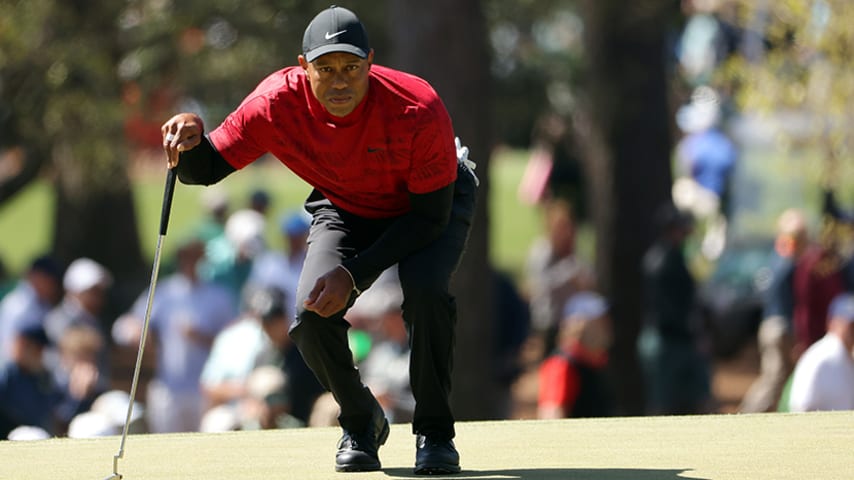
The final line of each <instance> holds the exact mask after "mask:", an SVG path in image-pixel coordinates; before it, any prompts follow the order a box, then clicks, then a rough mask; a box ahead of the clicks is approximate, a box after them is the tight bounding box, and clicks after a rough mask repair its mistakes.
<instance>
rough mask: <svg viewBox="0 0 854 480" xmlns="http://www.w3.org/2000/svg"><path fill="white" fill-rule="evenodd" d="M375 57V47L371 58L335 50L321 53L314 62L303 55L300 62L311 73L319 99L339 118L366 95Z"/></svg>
mask: <svg viewBox="0 0 854 480" xmlns="http://www.w3.org/2000/svg"><path fill="white" fill-rule="evenodd" d="M373 60H374V51H373V50H371V51H370V53H368V58H359V57H358V56H356V55H353V54H351V53H344V52H334V53H327V54H326V55H321V56H320V57H317V58H316V59H315V60H314V61H313V62H311V63H308V62H307V61H306V60H305V57H303V56H302V55H300V56H299V64H300V66H301V67H302V68H303V69H305V72H306V75H308V81H309V83H310V84H311V91H312V93H314V96H315V98H317V100H318V101H319V102H320V104H321V105H323V106H324V107H325V108H326V110H327V111H328V112H329V113H330V114H332V115H334V116H336V117H344V116H347V115H349V114H350V113H351V112H352V111H353V110H355V109H356V107H357V106H358V105H359V103H360V102H361V101H362V99H364V98H365V95H366V94H367V93H368V72H370V70H371V63H373Z"/></svg>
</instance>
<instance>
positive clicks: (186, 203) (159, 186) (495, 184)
mask: <svg viewBox="0 0 854 480" xmlns="http://www.w3.org/2000/svg"><path fill="white" fill-rule="evenodd" d="M526 161H527V152H526V151H523V150H502V151H501V152H500V153H499V154H498V155H497V156H495V157H494V159H493V161H492V169H491V182H492V190H491V195H490V198H489V202H490V210H491V212H492V213H491V219H490V220H491V229H492V231H491V238H492V240H493V241H492V245H491V248H492V257H493V259H494V261H495V262H496V264H497V265H498V266H499V267H500V268H503V269H506V270H508V271H510V272H512V273H514V274H515V273H518V272H519V270H520V268H521V265H522V263H523V262H524V257H525V255H526V253H527V248H528V245H529V244H530V242H531V240H532V239H533V237H534V236H535V235H536V234H537V232H538V230H539V227H540V220H539V214H538V212H537V210H536V208H534V207H532V206H529V205H523V204H521V203H519V201H518V200H517V196H516V190H517V188H518V185H519V180H520V179H521V177H522V172H523V170H524V168H525V162H526ZM479 173H480V175H484V172H482V171H481V172H479ZM164 181H165V173H163V172H160V171H158V170H156V169H152V170H150V171H146V172H145V173H140V174H137V175H135V177H134V181H133V187H132V188H133V197H134V202H135V205H136V208H137V218H138V221H139V235H140V242H141V245H142V247H143V251H144V254H145V255H146V256H147V257H148V258H151V257H152V256H153V252H154V248H155V245H156V243H157V236H158V229H159V223H160V206H161V202H162V199H163V185H164ZM214 188H222V190H223V191H224V192H225V193H226V194H227V195H228V196H229V198H230V200H231V205H232V207H233V208H239V207H243V206H245V205H246V203H247V201H248V198H249V195H250V193H251V191H252V190H253V189H255V188H264V189H266V190H268V191H269V192H270V194H271V195H272V202H273V203H272V206H271V212H272V214H273V215H272V216H271V217H270V218H271V220H272V221H271V222H270V223H269V225H268V228H267V237H268V241H269V244H270V245H271V246H274V247H279V246H280V245H281V243H280V238H279V236H278V219H279V217H280V216H281V215H282V214H284V213H286V212H288V211H291V210H294V209H299V208H301V206H302V202H303V201H304V199H305V197H306V196H307V195H308V192H309V191H310V189H309V187H308V186H307V185H306V184H305V183H304V182H303V181H302V180H300V179H299V178H297V177H296V176H294V175H293V174H292V173H290V171H289V170H288V169H287V168H284V167H283V166H282V165H280V164H279V163H278V162H276V161H264V162H261V163H260V164H254V165H251V166H249V167H247V168H246V169H244V170H241V171H239V172H236V173H234V174H232V175H231V176H230V177H228V178H227V179H226V180H224V181H223V182H222V183H221V184H220V185H218V186H217V187H214ZM204 191H205V188H204V187H198V186H188V185H182V184H180V183H179V184H178V185H177V187H176V189H175V196H174V199H173V206H172V213H171V217H170V223H169V232H168V233H169V235H167V240H166V242H165V243H164V247H163V248H164V254H168V253H169V252H171V251H172V249H173V248H174V243H175V242H174V241H172V242H170V237H173V238H175V237H180V235H181V234H182V232H184V231H189V229H191V228H192V227H194V226H195V225H196V224H197V223H198V222H199V221H200V218H201V217H200V215H201V214H202V213H201V212H202V210H201V202H202V194H203V192H204ZM53 202H54V198H53V194H52V190H51V188H50V185H49V184H48V183H47V182H46V181H44V180H39V181H36V182H34V183H33V184H31V185H30V186H28V187H27V188H26V189H25V190H24V191H23V192H21V193H20V194H19V195H18V196H16V197H15V198H13V199H12V200H11V201H9V202H7V203H6V204H3V205H2V206H0V232H3V233H2V235H0V259H2V261H3V262H4V263H5V264H6V267H7V269H8V270H9V271H10V272H12V273H20V272H21V271H22V270H23V269H24V268H25V267H26V265H27V264H28V263H29V261H30V260H31V259H32V258H33V256H35V255H37V254H39V253H41V252H44V251H46V250H48V248H49V246H50V239H51V235H52V228H53V226H52V222H53V210H54V205H53Z"/></svg>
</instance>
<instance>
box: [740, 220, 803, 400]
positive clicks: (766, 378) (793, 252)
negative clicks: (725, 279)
mask: <svg viewBox="0 0 854 480" xmlns="http://www.w3.org/2000/svg"><path fill="white" fill-rule="evenodd" d="M808 241H809V238H808V233H807V221H806V217H805V216H804V214H803V212H801V211H800V210H797V209H788V210H786V211H784V212H783V213H782V214H781V215H780V218H779V219H778V221H777V238H776V241H775V243H774V250H775V252H776V256H775V258H774V260H773V263H772V267H771V282H770V286H769V287H768V290H767V291H766V292H765V297H764V299H763V304H762V316H763V318H762V322H761V323H760V324H759V332H758V343H759V354H760V357H759V377H758V378H757V379H756V380H755V381H754V382H753V384H752V385H751V386H750V389H748V391H747V393H746V394H745V396H744V399H743V400H742V402H741V407H740V409H739V410H740V411H742V412H745V413H757V412H770V411H773V410H776V408H777V401H778V399H779V398H780V395H781V394H782V392H783V387H784V385H785V384H786V379H787V378H789V375H790V374H791V372H792V355H791V354H792V347H793V345H794V340H793V336H792V316H793V314H794V308H795V291H794V274H795V265H796V264H797V262H798V260H799V259H800V258H801V255H802V254H803V252H804V250H805V249H806V247H807V243H808Z"/></svg>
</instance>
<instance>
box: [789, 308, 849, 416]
mask: <svg viewBox="0 0 854 480" xmlns="http://www.w3.org/2000/svg"><path fill="white" fill-rule="evenodd" d="M828 310H829V313H828V324H827V333H826V334H825V335H824V337H822V338H821V339H820V340H819V341H817V342H816V343H814V344H812V345H811V346H810V347H809V348H808V349H807V350H806V351H805V352H804V354H803V355H802V356H801V357H800V359H799V360H798V363H797V365H795V371H794V373H793V375H792V385H791V390H790V392H789V411H792V412H806V411H813V410H854V358H852V349H854V295H851V294H849V293H846V294H842V295H839V296H837V297H836V298H835V299H834V300H833V302H832V303H831V305H830V308H829V309H828Z"/></svg>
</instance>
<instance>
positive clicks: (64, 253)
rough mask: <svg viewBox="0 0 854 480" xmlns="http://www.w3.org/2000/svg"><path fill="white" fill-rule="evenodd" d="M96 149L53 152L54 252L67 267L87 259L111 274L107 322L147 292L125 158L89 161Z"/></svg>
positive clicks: (79, 148) (105, 317)
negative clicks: (54, 194)
mask: <svg viewBox="0 0 854 480" xmlns="http://www.w3.org/2000/svg"><path fill="white" fill-rule="evenodd" d="M82 150H86V152H83V151H82ZM95 150H97V149H88V148H82V147H80V146H74V147H72V146H68V145H66V146H63V147H58V148H57V149H56V151H55V153H54V166H55V168H56V179H55V182H54V184H55V187H56V188H55V191H56V196H55V208H54V212H55V213H54V214H55V217H54V232H53V251H54V253H55V255H56V256H57V258H59V259H61V260H63V261H65V262H70V261H72V260H74V259H76V258H79V257H89V258H91V259H93V260H95V261H97V262H98V263H101V264H102V265H104V266H105V267H107V269H108V270H109V271H110V272H111V273H112V274H113V276H114V278H115V282H114V284H113V287H112V289H111V292H110V293H111V295H110V298H111V302H110V304H109V305H108V306H107V311H106V312H104V318H103V319H102V320H104V321H105V322H109V321H110V320H112V319H114V318H115V316H116V315H117V314H119V313H121V310H123V309H124V308H126V307H127V306H129V304H130V302H132V301H133V300H134V299H135V298H136V296H137V295H139V292H140V291H142V289H143V288H144V283H145V282H144V280H145V275H144V262H143V260H142V252H141V249H140V242H139V234H138V230H137V224H136V213H135V210H134V204H133V198H132V196H131V190H130V180H129V178H128V174H127V167H126V165H125V155H123V154H121V153H117V154H116V155H115V156H110V157H108V158H103V159H99V160H101V161H92V158H91V157H85V155H88V154H89V153H91V152H93V151H95ZM102 151H103V150H102ZM81 157H82V158H84V160H81ZM96 165H97V167H96ZM154 235H155V233H154V232H152V238H154ZM108 326H109V325H105V327H108Z"/></svg>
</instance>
